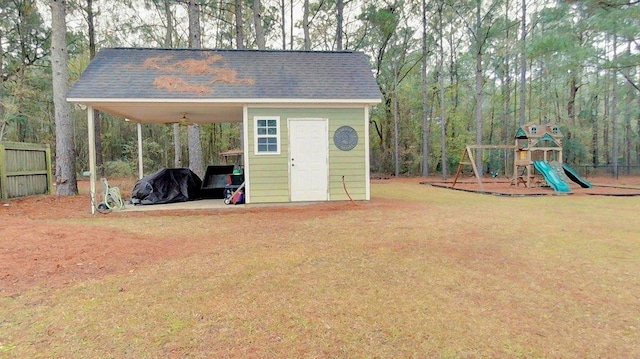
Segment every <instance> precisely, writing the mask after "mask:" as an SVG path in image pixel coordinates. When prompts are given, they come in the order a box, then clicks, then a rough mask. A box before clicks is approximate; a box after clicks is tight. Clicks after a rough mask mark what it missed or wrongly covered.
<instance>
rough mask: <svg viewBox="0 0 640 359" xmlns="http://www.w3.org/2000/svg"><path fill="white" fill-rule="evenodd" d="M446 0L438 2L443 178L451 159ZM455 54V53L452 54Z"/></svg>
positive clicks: (447, 175)
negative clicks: (449, 152) (448, 156)
mask: <svg viewBox="0 0 640 359" xmlns="http://www.w3.org/2000/svg"><path fill="white" fill-rule="evenodd" d="M443 11H444V1H442V0H441V1H440V3H439V4H438V39H439V41H438V43H439V47H438V52H439V56H438V90H439V92H440V151H441V162H442V179H445V180H446V179H447V177H449V160H448V159H447V104H446V99H445V89H444V56H445V54H444V35H443V31H444V29H443V26H444V20H443V14H442V12H443ZM452 56H453V55H452Z"/></svg>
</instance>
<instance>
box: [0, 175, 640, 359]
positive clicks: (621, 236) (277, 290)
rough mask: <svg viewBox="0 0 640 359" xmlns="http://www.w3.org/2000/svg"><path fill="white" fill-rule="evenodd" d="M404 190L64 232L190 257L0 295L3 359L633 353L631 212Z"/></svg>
mask: <svg viewBox="0 0 640 359" xmlns="http://www.w3.org/2000/svg"><path fill="white" fill-rule="evenodd" d="M416 182H417V181H416ZM416 182H413V181H388V182H378V183H374V185H373V194H374V200H373V201H372V202H371V203H369V204H364V205H360V206H353V205H350V204H347V203H345V204H344V207H319V208H320V209H319V210H318V208H315V207H313V206H312V207H304V208H295V209H291V210H281V211H271V210H269V209H266V210H264V211H246V212H242V211H240V212H239V211H233V213H217V214H215V215H211V214H210V213H207V214H202V215H194V216H189V217H184V216H149V217H144V216H143V217H140V216H137V217H129V218H127V217H122V216H102V217H97V218H89V219H87V218H78V219H69V220H68V222H69V223H73V224H74V225H78V224H81V225H85V226H86V228H87V235H93V234H96V232H97V233H99V232H100V231H110V230H112V229H114V228H117V229H119V230H122V231H124V232H125V233H131V234H135V235H136V236H135V237H136V238H137V237H139V236H147V237H152V238H158V239H171V240H172V241H175V242H178V243H182V245H183V246H185V247H189V248H193V249H194V250H193V251H191V252H185V253H192V254H189V255H184V256H181V257H177V258H176V257H167V259H165V260H162V261H159V262H156V263H153V264H148V265H144V266H134V265H132V267H131V270H130V271H129V272H128V273H126V274H122V275H114V276H110V277H107V278H103V279H99V280H93V281H86V282H82V283H78V284H77V285H73V286H69V287H66V288H62V289H56V290H50V289H46V288H41V287H35V288H33V289H32V290H30V291H28V292H25V293H22V294H21V295H20V296H18V297H14V298H2V297H0V307H1V308H2V314H0V357H3V356H6V357H16V358H26V357H33V358H38V357H43V358H45V357H46V358H49V357H56V358H57V357H60V358H72V357H78V358H80V357H82V358H89V357H101V358H109V357H114V358H121V357H130V358H156V357H176V358H183V357H194V358H204V357H232V358H247V357H249V358H283V357H287V358H298V357H305V358H326V357H343V358H372V357H376V358H411V357H414V358H427V357H428V358H480V357H509V358H540V357H550V358H558V357H562V358H605V357H606V358H632V357H640V346H639V345H638V343H640V312H639V311H638V303H639V300H640V286H639V284H640V261H638V258H640V246H639V245H638V244H639V243H638V241H639V237H638V229H637V214H638V213H639V210H640V201H638V199H637V198H611V197H575V198H573V197H545V198H542V197H535V198H499V197H492V196H486V195H477V194H470V193H462V192H455V191H447V190H444V189H436V188H432V187H429V186H424V185H419V184H417V183H416ZM96 240H100V238H99V236H96ZM88 250H90V249H88ZM193 253H195V254H193Z"/></svg>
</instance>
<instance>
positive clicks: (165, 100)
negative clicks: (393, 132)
mask: <svg viewBox="0 0 640 359" xmlns="http://www.w3.org/2000/svg"><path fill="white" fill-rule="evenodd" d="M67 102H78V103H113V102H121V103H141V104H142V103H162V104H171V103H207V104H221V105H224V104H292V103H293V104H316V103H317V104H354V105H355V104H358V105H362V104H378V103H381V102H382V99H296V98H292V99H287V98H282V99H281V98H278V99H276V98H229V99H211V98H206V99H180V98H92V97H89V98H81V97H71V98H67Z"/></svg>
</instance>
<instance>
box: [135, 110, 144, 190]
mask: <svg viewBox="0 0 640 359" xmlns="http://www.w3.org/2000/svg"><path fill="white" fill-rule="evenodd" d="M137 127H138V179H141V178H142V177H144V168H143V167H142V166H143V165H142V124H141V123H140V122H138V126H137Z"/></svg>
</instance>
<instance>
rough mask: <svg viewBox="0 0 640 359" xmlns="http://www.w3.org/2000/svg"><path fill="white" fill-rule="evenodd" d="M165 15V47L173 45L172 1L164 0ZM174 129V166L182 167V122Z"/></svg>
mask: <svg viewBox="0 0 640 359" xmlns="http://www.w3.org/2000/svg"><path fill="white" fill-rule="evenodd" d="M164 15H165V17H166V18H167V28H166V29H165V33H164V47H165V48H172V47H173V12H172V11H171V1H170V0H164ZM172 129H173V167H175V168H182V166H183V164H182V141H181V136H180V124H179V123H177V122H176V123H174V124H173V125H172Z"/></svg>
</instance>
